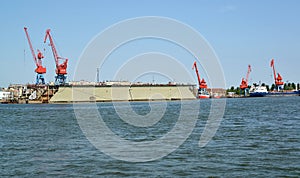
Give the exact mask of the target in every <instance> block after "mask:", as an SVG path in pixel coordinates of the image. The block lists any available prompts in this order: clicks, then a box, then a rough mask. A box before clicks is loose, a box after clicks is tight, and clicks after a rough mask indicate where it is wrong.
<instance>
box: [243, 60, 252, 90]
mask: <svg viewBox="0 0 300 178" xmlns="http://www.w3.org/2000/svg"><path fill="white" fill-rule="evenodd" d="M250 72H251V65H248V71H247V75H246V79H245V78H242V82H241V85H240V89H242V90H244V89H246V88H248V79H249V74H250Z"/></svg>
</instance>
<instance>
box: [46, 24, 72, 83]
mask: <svg viewBox="0 0 300 178" xmlns="http://www.w3.org/2000/svg"><path fill="white" fill-rule="evenodd" d="M47 38H49V42H50V46H51V48H52V52H53V57H54V60H55V64H56V69H55V73H56V76H55V84H56V85H64V84H65V83H66V78H67V76H66V74H67V67H68V59H67V58H63V57H60V56H59V55H58V53H57V50H56V48H55V45H54V42H53V38H52V36H51V34H50V29H47V30H46V35H45V39H44V43H46V40H47Z"/></svg>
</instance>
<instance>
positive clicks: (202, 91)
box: [192, 61, 210, 98]
mask: <svg viewBox="0 0 300 178" xmlns="http://www.w3.org/2000/svg"><path fill="white" fill-rule="evenodd" d="M192 69H195V71H196V75H197V78H198V84H199V89H198V98H209V97H210V96H209V93H208V92H207V91H206V89H207V84H206V82H205V80H204V78H203V79H202V80H201V78H200V75H199V72H198V67H197V63H196V61H195V62H194V64H193V67H192Z"/></svg>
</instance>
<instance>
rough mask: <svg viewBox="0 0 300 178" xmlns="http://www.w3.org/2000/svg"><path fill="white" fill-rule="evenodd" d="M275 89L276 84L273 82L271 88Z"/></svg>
mask: <svg viewBox="0 0 300 178" xmlns="http://www.w3.org/2000/svg"><path fill="white" fill-rule="evenodd" d="M274 89H275V84H274V83H273V84H272V86H271V89H270V90H271V91H273V90H274Z"/></svg>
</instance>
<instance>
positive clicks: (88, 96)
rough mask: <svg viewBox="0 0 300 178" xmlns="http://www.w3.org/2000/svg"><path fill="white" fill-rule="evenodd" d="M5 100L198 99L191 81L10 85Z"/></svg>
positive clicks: (44, 101) (104, 100)
mask: <svg viewBox="0 0 300 178" xmlns="http://www.w3.org/2000/svg"><path fill="white" fill-rule="evenodd" d="M6 91H7V92H10V93H11V94H10V95H9V96H7V97H6V98H4V99H2V101H1V102H2V103H73V102H111V101H155V100H193V99H196V97H195V94H196V93H195V91H197V89H196V88H195V85H190V84H179V85H178V84H112V85H110V84H106V83H100V84H96V85H86V84H84V85H82V84H71V85H65V86H53V85H11V86H9V88H8V89H6Z"/></svg>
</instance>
